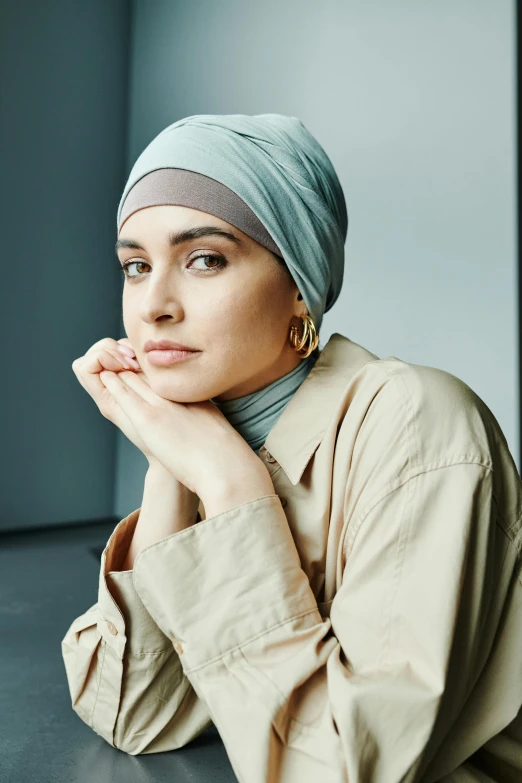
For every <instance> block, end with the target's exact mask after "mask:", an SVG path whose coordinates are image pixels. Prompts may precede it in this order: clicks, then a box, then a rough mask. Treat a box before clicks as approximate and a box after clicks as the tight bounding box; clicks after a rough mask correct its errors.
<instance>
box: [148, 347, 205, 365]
mask: <svg viewBox="0 0 522 783" xmlns="http://www.w3.org/2000/svg"><path fill="white" fill-rule="evenodd" d="M200 353H201V351H177V350H172V349H170V350H168V351H147V353H146V354H145V355H146V357H147V359H148V360H149V362H150V363H151V364H156V365H158V366H160V367H166V366H168V365H170V364H177V363H178V362H184V361H185V359H190V358H191V357H192V356H199V354H200Z"/></svg>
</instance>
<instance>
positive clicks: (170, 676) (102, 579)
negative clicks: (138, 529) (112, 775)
mask: <svg viewBox="0 0 522 783" xmlns="http://www.w3.org/2000/svg"><path fill="white" fill-rule="evenodd" d="M139 511H140V509H136V510H135V511H133V512H132V513H131V514H129V516H127V517H126V518H125V519H123V520H121V521H120V522H119V523H118V525H117V526H116V528H115V529H114V531H113V533H112V535H111V537H110V538H109V541H108V543H107V546H106V547H105V549H104V551H103V554H102V558H101V568H100V576H99V586H98V601H97V603H95V604H94V605H93V606H91V607H90V608H89V609H87V611H85V612H84V613H83V614H81V615H80V616H79V617H77V618H76V619H75V620H74V621H73V622H72V623H71V625H70V627H69V628H68V630H67V632H66V634H65V637H64V638H63V640H62V643H61V646H62V657H63V661H64V665H65V671H66V677H67V682H68V686H69V691H70V695H71V703H72V707H73V709H74V711H75V712H76V713H77V715H79V717H80V718H81V719H82V720H83V721H84V722H85V723H86V724H87V725H88V726H90V727H91V728H92V729H93V730H94V731H95V732H96V733H97V734H99V735H100V736H101V737H103V738H104V739H105V740H106V741H107V742H108V743H110V744H111V745H113V746H114V747H117V748H119V749H120V750H123V751H125V752H127V753H129V754H131V755H136V754H138V753H158V752H161V751H167V750H173V749H175V748H179V747H181V746H183V745H185V744H186V743H187V742H189V741H190V740H192V739H194V737H196V736H198V734H200V733H201V732H202V731H203V730H204V729H205V728H207V727H208V726H209V725H210V724H211V720H210V718H209V715H208V711H207V710H206V708H205V705H204V704H203V703H202V702H201V701H200V700H199V699H198V697H197V695H196V693H195V691H194V689H193V688H192V685H191V683H190V681H189V680H188V679H187V677H186V676H185V675H184V673H183V669H182V666H181V663H180V660H179V656H178V654H177V653H176V651H175V650H174V648H173V646H172V641H171V640H170V639H169V638H168V637H167V636H165V634H164V633H162V631H161V630H160V629H159V628H158V626H157V625H156V623H155V622H154V620H153V619H152V617H151V616H150V614H149V613H148V612H147V610H146V609H145V607H144V606H143V603H142V601H141V600H140V597H139V595H138V594H137V592H136V590H135V588H134V584H133V580H132V576H133V572H132V571H113V572H112V573H111V568H117V567H119V566H120V565H121V563H122V558H124V556H125V554H126V552H127V550H128V547H129V544H130V539H131V537H132V534H133V532H134V528H135V526H136V523H137V521H138V518H139Z"/></svg>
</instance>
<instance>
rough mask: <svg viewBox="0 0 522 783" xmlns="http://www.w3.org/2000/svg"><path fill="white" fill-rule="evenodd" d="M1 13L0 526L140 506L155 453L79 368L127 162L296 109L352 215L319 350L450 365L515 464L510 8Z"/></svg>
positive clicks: (98, 315) (500, 2)
mask: <svg viewBox="0 0 522 783" xmlns="http://www.w3.org/2000/svg"><path fill="white" fill-rule="evenodd" d="M131 11H132V14H131V13H130V12H131ZM131 18H132V27H130V21H131ZM0 19H1V25H0V79H1V90H0V116H1V118H2V122H0V142H1V143H0V156H1V157H0V166H1V170H2V174H3V182H4V184H5V185H7V187H6V188H5V190H4V193H5V195H4V197H3V199H2V204H1V206H2V209H1V210H0V221H1V223H0V227H1V228H2V236H3V245H2V249H3V259H4V264H3V268H2V282H1V288H0V291H1V294H2V308H1V319H2V320H1V322H0V334H1V335H2V357H3V365H4V371H3V374H2V378H3V381H4V382H3V384H2V387H1V388H2V395H3V399H2V403H3V404H2V417H3V418H2V421H1V432H2V436H3V444H2V445H3V448H2V458H1V460H2V461H1V464H0V469H1V475H2V479H1V485H0V491H1V497H2V501H3V504H2V508H3V513H2V515H1V517H0V528H3V529H11V528H16V527H22V528H23V527H31V526H35V525H47V524H62V523H67V522H73V521H80V520H88V519H93V520H96V519H102V518H104V517H110V516H111V515H112V514H113V513H114V514H115V515H116V518H118V519H119V518H121V517H123V516H125V515H126V514H127V513H129V511H131V510H133V509H134V508H137V507H138V506H139V505H140V503H141V497H142V491H143V478H144V474H145V470H146V461H145V459H144V458H143V456H142V455H141V453H140V452H138V451H137V449H136V448H135V447H134V446H133V445H132V444H131V443H130V442H129V441H128V440H127V439H126V438H125V436H123V435H122V434H121V433H120V432H119V431H118V430H117V428H116V427H115V426H114V425H113V424H112V423H110V422H109V421H107V420H106V419H104V418H103V417H102V416H101V415H100V413H99V411H98V409H97V407H96V405H95V403H94V402H93V401H92V400H91V398H90V397H89V395H88V394H87V392H85V391H84V390H83V388H82V387H81V386H80V385H79V383H78V381H77V379H76V377H75V375H74V373H73V371H72V369H71V364H72V361H73V360H74V359H75V358H76V357H77V356H80V355H81V354H83V353H84V352H85V350H87V348H88V347H89V346H90V345H91V344H92V343H93V342H94V341H96V340H99V339H100V338H101V337H105V336H113V337H115V338H118V337H121V336H123V334H124V332H123V324H122V321H121V285H122V278H121V273H120V272H119V271H118V269H117V262H116V258H115V255H114V252H113V244H114V241H115V238H116V210H117V206H118V202H119V198H120V195H121V192H122V189H123V186H124V184H125V181H126V178H127V175H128V172H129V171H130V168H131V166H132V164H133V162H134V160H135V159H136V157H137V156H138V155H139V154H140V152H141V151H142V150H143V148H144V147H145V146H146V145H147V144H148V143H149V141H150V140H151V139H152V138H153V137H154V136H155V135H156V134H157V133H158V132H159V131H160V130H162V129H163V128H164V127H165V126H166V125H168V124H170V123H172V122H174V121H175V120H177V119H179V118H181V117H184V116H187V115H190V114H198V113H232V112H241V113H246V114H257V113H262V112H272V111H274V112H281V113H283V114H291V115H295V116H298V117H300V118H301V119H302V120H303V122H304V123H305V124H306V125H307V127H308V128H309V129H310V131H311V132H312V133H314V134H315V135H316V137H317V138H318V140H319V141H320V142H321V143H322V144H323V145H324V147H325V149H326V151H327V152H328V154H329V155H330V157H331V159H332V161H333V163H334V165H335V167H336V169H337V171H338V173H339V176H340V179H341V182H342V184H343V187H344V190H345V194H346V198H347V203H348V213H349V229H348V239H347V244H346V272H345V281H344V287H343V291H342V293H341V296H340V298H339V300H338V301H337V303H336V305H335V306H334V308H333V309H332V310H331V311H330V312H329V313H327V314H326V315H325V318H324V321H323V326H322V329H321V335H320V342H321V345H322V346H324V344H325V343H326V342H327V340H328V338H329V337H330V335H331V334H332V333H333V332H336V331H337V332H341V333H343V334H346V335H347V336H349V337H350V338H351V339H352V340H355V341H356V342H359V343H361V344H362V345H364V346H366V347H368V348H369V349H370V350H372V351H374V352H375V353H377V354H378V355H379V356H383V357H384V356H389V355H392V356H398V357H400V358H403V359H405V360H407V361H410V362H417V363H420V364H428V365H432V366H437V367H441V368H443V369H446V370H448V371H449V372H452V373H454V374H455V375H457V376H459V377H461V378H462V379H463V380H465V381H466V382H467V383H468V384H469V385H470V386H471V387H472V388H474V389H475V390H476V391H477V393H478V394H479V395H480V396H481V397H482V398H483V399H484V400H485V402H486V403H487V404H488V405H489V407H490V408H491V410H492V411H493V413H494V414H495V416H496V417H497V419H498V421H499V423H500V425H501V427H502V429H503V431H504V433H505V435H506V438H507V439H508V442H509V445H510V448H511V451H512V454H513V456H514V458H515V461H516V462H517V465H518V452H519V443H518V428H519V410H518V337H517V301H516V298H517V285H516V284H517V273H516V214H515V208H516V150H515V142H516V139H515V132H516V123H515V97H516V96H515V24H514V22H515V19H514V3H513V2H512V0H452V2H451V3H438V2H436V0H425V2H423V3H419V2H418V0H393V2H389V0H329V2H326V3H322V4H317V3H315V2H314V1H313V0H284V2H281V1H280V0H277V2H275V0H264V2H263V3H257V4H254V3H248V4H245V3H241V2H239V0H221V2H219V3H215V2H212V1H211V0H198V2H197V3H189V2H181V1H180V2H174V0H171V1H170V2H167V0H164V1H163V2H160V0H148V1H147V2H145V0H134V2H131V0H129V2H127V0H111V2H110V3H106V2H103V0H91V1H90V2H89V3H83V4H82V3H70V2H66V1H65V0H48V1H47V2H46V3H40V2H38V0H25V2H21V3H15V2H14V0H0ZM129 47H130V51H129ZM129 79H130V87H129V84H128V81H129Z"/></svg>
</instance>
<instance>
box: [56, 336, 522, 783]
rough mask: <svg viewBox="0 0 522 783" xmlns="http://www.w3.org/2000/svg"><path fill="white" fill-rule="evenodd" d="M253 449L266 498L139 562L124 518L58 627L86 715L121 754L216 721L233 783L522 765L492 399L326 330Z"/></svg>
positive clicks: (509, 505) (519, 498)
mask: <svg viewBox="0 0 522 783" xmlns="http://www.w3.org/2000/svg"><path fill="white" fill-rule="evenodd" d="M260 459H261V460H262V461H263V463H264V465H265V466H266V469H267V470H268V472H269V473H270V476H271V479H272V483H273V487H274V493H272V494H268V495H266V496H264V497H262V498H258V499H256V500H253V501H250V502H245V503H242V504H240V505H238V506H236V507H234V508H230V509H228V510H226V511H223V512H222V513H220V514H218V515H216V516H214V517H209V518H206V516H205V509H204V505H203V503H200V507H199V513H200V517H201V519H202V521H201V522H198V523H196V524H194V525H192V526H190V527H188V528H186V529H183V530H180V531H178V532H176V533H173V534H172V535H170V536H167V537H166V538H164V539H162V540H160V541H158V542H156V543H155V544H153V545H152V546H149V547H147V548H145V549H144V550H142V551H141V552H140V553H139V555H138V556H137V558H136V560H135V562H134V568H133V570H132V571H121V570H120V568H121V565H122V563H123V562H124V558H125V555H126V552H127V549H128V546H129V544H130V541H131V538H132V534H133V531H134V529H135V527H136V524H137V522H138V519H139V514H140V509H139V508H138V509H136V510H134V511H132V512H131V513H130V514H129V515H128V516H127V517H125V518H124V519H122V520H121V521H120V522H119V523H118V525H117V526H116V528H115V530H114V532H113V533H112V535H111V537H110V538H109V541H108V543H107V546H106V547H105V550H104V552H103V554H102V558H101V567H100V573H99V587H98V596H97V601H96V603H93V605H92V606H90V607H89V608H88V609H87V611H85V612H84V613H83V614H80V615H79V616H78V617H77V618H76V619H75V620H74V621H73V622H72V624H71V626H70V627H69V629H68V630H67V631H66V633H65V636H64V638H63V641H62V655H63V659H64V663H65V672H66V677H67V681H68V684H69V690H70V694H71V702H72V707H73V709H74V710H75V712H76V713H77V714H78V716H79V717H80V718H81V719H82V720H83V721H84V722H85V723H86V724H87V725H88V726H90V727H91V728H92V729H93V730H94V731H95V732H96V733H97V734H99V735H100V736H101V737H103V738H104V739H105V740H106V741H107V742H108V743H109V744H111V745H113V746H114V747H117V748H119V749H120V750H122V751H124V752H126V753H128V754H130V755H138V754H148V753H158V752H162V751H168V750H173V749H176V748H181V747H183V746H184V745H186V744H187V743H188V742H190V741H191V740H192V739H194V738H195V737H196V736H198V734H200V733H201V732H202V731H203V730H204V729H205V728H206V727H208V726H209V725H210V724H211V723H212V722H213V723H214V724H215V725H216V727H217V729H218V731H219V733H220V735H221V738H222V740H223V743H224V746H225V748H226V751H227V754H228V757H229V759H230V762H231V765H232V767H233V770H234V772H235V774H236V776H237V779H238V781H239V782H240V783H308V781H313V782H314V783H315V781H320V783H417V782H418V781H419V782H421V781H422V783H435V781H440V783H491V781H493V783H515V781H520V780H522V709H521V707H522V655H521V651H522V576H521V552H522V532H521V518H522V481H521V479H520V476H519V474H518V471H517V468H516V465H515V463H514V461H513V458H512V456H511V454H510V452H509V449H508V445H507V442H506V439H505V437H504V435H503V433H502V431H501V429H500V427H499V425H498V422H497V420H496V419H495V417H494V415H493V414H492V412H491V411H490V409H489V408H488V407H487V406H486V404H485V403H484V402H483V401H482V400H481V399H480V398H479V397H478V395H477V394H476V393H474V392H473V391H472V390H471V389H470V387H469V386H467V385H466V384H465V383H464V382H463V381H461V380H460V379H458V378H457V377H455V376H454V375H451V374H450V373H447V372H445V371H443V370H441V369H437V368H434V367H426V366H422V365H416V364H411V363H408V362H405V361H403V360H401V359H399V358H397V357H394V356H391V357H387V358H384V359H380V358H379V357H377V356H376V355H375V354H374V353H372V352H371V351H369V350H367V349H366V348H364V347H362V346H360V345H358V344H357V343H355V342H353V341H351V340H349V339H348V338H347V337H344V336H343V335H340V334H337V333H336V334H334V335H332V337H331V338H330V340H329V342H328V343H327V345H326V346H325V347H324V348H323V350H322V352H321V355H320V357H319V358H318V360H317V362H316V363H315V365H314V367H313V368H312V370H311V372H310V373H309V374H308V376H307V377H306V379H305V380H304V382H303V383H302V384H301V385H300V387H299V388H298V389H297V391H296V392H295V394H294V395H293V397H292V399H291V400H290V402H289V403H288V404H287V405H286V407H285V408H284V410H283V412H282V414H281V416H280V417H279V418H278V419H277V421H276V423H275V425H274V426H273V428H272V429H271V430H270V432H269V434H268V436H267V439H266V441H265V443H264V444H263V446H262V447H261V449H260ZM79 608H80V607H78V609H79Z"/></svg>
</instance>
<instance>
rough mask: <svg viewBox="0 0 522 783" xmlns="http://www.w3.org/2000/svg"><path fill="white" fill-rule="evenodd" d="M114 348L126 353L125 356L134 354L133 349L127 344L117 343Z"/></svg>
mask: <svg viewBox="0 0 522 783" xmlns="http://www.w3.org/2000/svg"><path fill="white" fill-rule="evenodd" d="M116 348H117V349H118V350H119V351H121V353H124V354H126V355H127V356H131V357H132V356H134V349H133V348H131V347H130V346H129V345H123V344H121V343H119V344H118V345H117V346H116Z"/></svg>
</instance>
